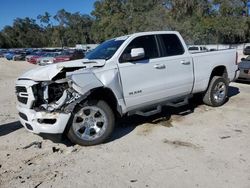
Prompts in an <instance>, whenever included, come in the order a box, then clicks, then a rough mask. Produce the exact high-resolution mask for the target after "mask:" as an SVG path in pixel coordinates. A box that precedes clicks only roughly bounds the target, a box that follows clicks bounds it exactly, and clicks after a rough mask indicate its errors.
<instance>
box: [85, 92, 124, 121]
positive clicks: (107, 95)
mask: <svg viewBox="0 0 250 188" xmlns="http://www.w3.org/2000/svg"><path fill="white" fill-rule="evenodd" d="M86 100H104V101H105V102H107V104H108V105H109V106H110V108H111V109H112V110H113V112H114V114H115V116H116V117H121V116H122V109H121V107H120V105H119V103H118V99H117V97H116V95H115V94H114V92H113V91H112V90H111V89H110V88H107V87H98V88H95V89H93V90H91V91H90V93H89V95H88V96H87V98H86Z"/></svg>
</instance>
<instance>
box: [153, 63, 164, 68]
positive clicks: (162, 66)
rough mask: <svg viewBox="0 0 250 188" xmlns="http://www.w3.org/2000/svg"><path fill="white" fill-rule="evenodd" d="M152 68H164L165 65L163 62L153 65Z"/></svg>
mask: <svg viewBox="0 0 250 188" xmlns="http://www.w3.org/2000/svg"><path fill="white" fill-rule="evenodd" d="M154 68H156V69H165V68H166V66H165V65H163V64H157V65H155V66H154Z"/></svg>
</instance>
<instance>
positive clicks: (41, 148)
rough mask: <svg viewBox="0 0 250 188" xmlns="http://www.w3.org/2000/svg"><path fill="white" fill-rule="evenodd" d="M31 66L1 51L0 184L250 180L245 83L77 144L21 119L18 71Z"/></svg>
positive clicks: (243, 183)
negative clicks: (215, 101) (220, 96)
mask: <svg viewBox="0 0 250 188" xmlns="http://www.w3.org/2000/svg"><path fill="white" fill-rule="evenodd" d="M33 67H35V66H34V65H30V64H28V63H26V62H12V61H5V60H3V59H0V91H1V95H0V104H1V107H0V187H1V188H7V187H8V188H9V187H19V188H20V187H25V188H26V187H34V188H35V187H39V188H42V187H44V188H47V187H60V188H61V187H84V188H86V187H91V188H93V187H154V188H155V187H157V188H158V187H164V188H166V187H171V188H173V187H179V188H183V187H202V188H206V187H208V188H210V187H220V188H224V187H225V188H230V187H232V188H235V187H237V188H249V187H250V144H249V143H250V136H249V135H250V98H249V97H250V85H249V84H246V83H232V84H231V87H230V92H229V96H230V99H229V101H228V102H227V103H226V104H225V105H224V106H222V107H220V108H211V107H207V106H205V105H202V104H197V103H193V104H192V105H188V106H185V107H182V108H178V109H171V108H166V109H165V110H164V112H163V113H161V114H158V115H156V116H153V117H150V118H142V117H138V116H133V117H130V118H126V119H123V120H121V121H120V122H119V123H118V126H117V128H116V130H115V132H114V135H113V137H112V138H111V139H110V140H109V142H108V143H106V144H102V145H98V146H94V147H80V146H72V145H70V143H69V142H67V140H65V141H63V142H61V143H54V142H53V141H51V140H49V139H44V138H43V137H41V136H38V135H34V134H32V133H29V132H27V131H26V130H25V129H24V128H23V127H22V126H21V125H20V123H19V122H18V118H17V111H16V109H15V105H16V99H15V94H14V86H15V79H16V78H17V77H18V76H19V75H20V74H21V73H22V72H24V71H26V70H28V69H30V68H33ZM33 142H37V144H36V145H33V146H31V147H29V144H31V143H33ZM26 146H27V147H26Z"/></svg>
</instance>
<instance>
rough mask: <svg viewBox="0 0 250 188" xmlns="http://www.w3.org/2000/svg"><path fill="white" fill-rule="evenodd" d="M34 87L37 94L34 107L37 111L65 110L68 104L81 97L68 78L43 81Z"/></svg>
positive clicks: (35, 94)
mask: <svg viewBox="0 0 250 188" xmlns="http://www.w3.org/2000/svg"><path fill="white" fill-rule="evenodd" d="M32 89H33V92H34V96H35V102H34V105H33V108H34V110H36V111H48V112H54V111H58V110H60V111H64V110H65V107H66V106H67V105H69V104H70V103H72V102H74V101H76V100H77V99H79V98H81V95H80V94H79V93H77V92H76V91H75V90H74V89H73V88H71V87H69V83H68V81H67V79H62V80H58V81H51V82H41V83H39V84H37V85H34V86H33V87H32Z"/></svg>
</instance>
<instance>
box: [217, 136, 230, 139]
mask: <svg viewBox="0 0 250 188" xmlns="http://www.w3.org/2000/svg"><path fill="white" fill-rule="evenodd" d="M220 138H221V139H227V138H231V136H222V137H220Z"/></svg>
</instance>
